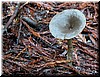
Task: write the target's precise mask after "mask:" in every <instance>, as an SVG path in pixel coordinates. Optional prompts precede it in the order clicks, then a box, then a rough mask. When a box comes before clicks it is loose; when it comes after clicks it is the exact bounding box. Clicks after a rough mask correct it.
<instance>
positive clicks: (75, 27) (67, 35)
mask: <svg viewBox="0 0 100 77" xmlns="http://www.w3.org/2000/svg"><path fill="white" fill-rule="evenodd" d="M85 25H86V18H85V15H84V14H83V13H82V12H81V11H79V10H77V9H68V10H64V11H62V12H60V13H58V14H56V15H55V16H54V17H53V18H52V19H51V21H50V24H49V29H50V32H51V34H52V35H53V36H54V37H55V38H59V39H71V38H73V37H75V36H77V35H78V34H79V33H80V32H82V30H83V29H84V28H85Z"/></svg>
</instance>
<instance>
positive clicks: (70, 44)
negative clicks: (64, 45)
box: [67, 39, 73, 65]
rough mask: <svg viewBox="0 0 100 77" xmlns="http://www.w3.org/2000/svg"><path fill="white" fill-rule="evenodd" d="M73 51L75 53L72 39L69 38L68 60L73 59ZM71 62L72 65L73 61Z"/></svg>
mask: <svg viewBox="0 0 100 77" xmlns="http://www.w3.org/2000/svg"><path fill="white" fill-rule="evenodd" d="M72 53H73V45H72V39H68V52H67V60H72ZM69 64H70V65H72V62H71V63H69Z"/></svg>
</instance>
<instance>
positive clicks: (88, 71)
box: [2, 1, 99, 76]
mask: <svg viewBox="0 0 100 77" xmlns="http://www.w3.org/2000/svg"><path fill="white" fill-rule="evenodd" d="M2 6H3V7H2V9H3V10H2V20H3V23H2V25H3V27H4V28H3V32H2V40H3V43H2V45H3V46H2V50H3V51H2V52H3V56H2V60H3V64H2V65H3V75H15V74H17V75H20V74H21V75H27V74H29V75H32V76H40V75H41V76H42V75H46V76H48V75H49V76H50V75H53V76H76V75H78V76H88V75H95V76H96V75H99V70H98V68H99V62H98V57H99V55H98V53H99V48H98V47H99V46H98V41H99V37H98V27H99V26H98V24H99V23H98V3H97V2H92V1H91V2H54V1H53V2H42V1H39V2H28V1H27V2H19V3H17V2H2ZM16 6H18V7H16ZM11 8H12V9H11ZM66 9H78V10H80V11H82V12H83V13H84V15H85V16H86V27H85V29H84V30H83V31H82V32H81V33H80V34H79V35H78V36H77V37H75V38H73V39H72V43H73V51H74V53H73V57H72V58H73V60H72V61H70V60H66V56H65V55H66V54H67V51H68V46H67V45H68V42H67V40H59V39H56V38H54V37H53V36H52V35H51V33H50V31H49V27H48V26H49V22H50V20H51V19H52V17H53V16H54V15H56V14H57V13H59V12H61V11H63V10H66ZM23 17H27V18H28V19H26V21H25V20H24V19H23ZM33 20H34V21H33ZM34 26H35V27H34ZM5 29H6V30H5ZM69 62H72V64H73V66H69V65H68V63H69Z"/></svg>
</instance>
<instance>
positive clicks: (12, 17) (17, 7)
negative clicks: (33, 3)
mask: <svg viewBox="0 0 100 77" xmlns="http://www.w3.org/2000/svg"><path fill="white" fill-rule="evenodd" d="M19 6H20V3H18V5H17V6H16V9H15V11H14V13H13V15H12V16H11V18H10V19H9V21H8V22H7V24H6V28H8V27H9V25H10V24H11V23H12V21H13V19H14V18H15V17H16V16H17V14H18V11H19Z"/></svg>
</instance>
